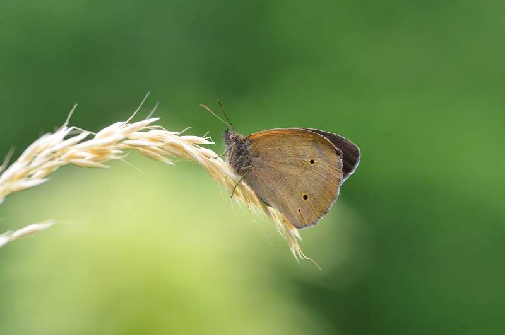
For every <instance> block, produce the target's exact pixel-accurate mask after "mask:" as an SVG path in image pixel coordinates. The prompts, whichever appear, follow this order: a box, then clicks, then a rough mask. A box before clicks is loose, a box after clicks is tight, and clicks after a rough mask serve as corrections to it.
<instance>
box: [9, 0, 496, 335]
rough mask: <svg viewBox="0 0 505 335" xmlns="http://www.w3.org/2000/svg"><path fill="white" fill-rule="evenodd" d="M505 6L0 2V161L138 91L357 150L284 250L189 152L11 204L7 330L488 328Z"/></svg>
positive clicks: (199, 115) (97, 120)
mask: <svg viewBox="0 0 505 335" xmlns="http://www.w3.org/2000/svg"><path fill="white" fill-rule="evenodd" d="M504 10H505V5H504V3H503V2H500V1H496V0H493V1H491V0H484V1H480V2H469V1H414V2H412V1H397V0H392V1H386V2H374V1H322V2H306V1H304V2H293V1H292V2H287V1H255V2H238V1H224V0H218V1H212V2H209V1H185V2H182V1H181V2H173V1H166V2H161V1H160V2H157V1H142V2H140V1H128V0H126V1H124V0H123V1H101V2H98V1H81V0H73V1H62V0H49V1H43V2H37V1H17V0H16V1H14V0H2V2H1V3H0V105H1V106H2V107H1V109H0V154H1V155H4V154H6V152H7V151H8V150H9V148H10V147H11V146H15V148H16V155H19V154H20V153H21V151H22V150H23V148H25V147H26V146H28V145H29V144H30V143H31V142H32V141H34V140H35V139H36V138H37V137H38V136H40V135H41V134H43V133H44V132H48V131H52V130H54V129H55V127H56V126H59V125H61V124H62V123H63V121H64V120H65V118H66V116H67V113H68V111H69V110H70V108H71V106H72V105H73V104H74V103H76V102H78V103H79V108H78V110H77V112H76V113H75V114H74V117H73V119H72V125H75V126H79V127H82V128H85V129H89V130H99V129H101V128H102V127H104V126H106V125H108V124H111V123H113V122H115V121H119V120H124V119H126V118H127V117H128V116H129V115H130V114H131V112H132V111H133V110H134V109H135V108H136V106H137V105H138V104H139V102H140V101H141V99H142V98H143V96H144V94H145V93H146V92H147V91H150V92H151V97H150V98H149V100H148V102H147V104H146V106H145V108H144V110H143V111H142V113H141V114H142V117H143V116H145V115H146V114H147V113H148V112H149V109H150V108H152V107H153V106H154V104H155V102H156V101H160V102H161V105H160V108H159V109H158V111H157V113H156V114H157V115H158V116H160V117H161V118H162V119H161V124H162V125H163V126H165V127H166V128H168V129H170V130H182V129H184V128H186V127H188V126H191V127H192V129H191V130H190V131H189V132H190V133H191V134H195V135H203V134H204V133H206V132H209V134H210V135H211V136H212V137H213V138H214V139H215V140H216V141H217V142H218V146H217V147H215V148H214V150H215V151H218V152H221V151H222V144H221V143H220V142H221V141H220V137H221V133H222V131H223V130H224V126H223V125H222V124H221V123H220V122H219V121H217V120H216V119H215V118H213V117H212V116H211V115H209V114H208V113H207V112H205V111H203V110H202V109H200V108H199V107H198V104H199V103H207V104H209V105H210V106H212V107H214V108H215V107H216V105H215V101H216V99H221V100H222V101H223V102H224V105H225V107H226V108H227V110H228V113H229V115H230V117H231V118H232V120H233V122H234V124H235V126H236V128H237V129H238V130H239V131H240V132H242V133H244V134H249V133H252V132H255V131H260V130H264V129H269V128H275V127H315V128H321V129H324V130H326V131H332V132H337V133H339V134H342V135H344V136H346V137H348V138H350V139H352V140H353V141H354V142H355V143H357V144H358V145H359V146H360V147H361V149H362V161H361V165H360V166H359V168H358V170H357V172H356V173H355V174H354V175H353V177H352V178H350V179H349V180H348V181H347V182H346V183H345V185H344V186H343V189H342V192H341V197H340V200H339V202H338V203H337V204H336V205H335V206H334V207H333V209H332V211H331V213H330V214H329V215H328V216H327V217H325V218H324V219H323V220H322V221H321V223H320V224H319V225H318V226H317V227H315V228H310V229H307V230H304V231H302V236H303V238H304V240H303V242H302V248H303V250H304V251H305V253H306V254H307V255H309V256H311V257H312V258H314V259H315V260H316V261H317V262H318V263H319V265H320V266H321V267H322V271H319V270H317V269H316V268H315V267H314V266H313V265H312V264H311V263H310V262H308V261H303V262H301V264H298V263H297V262H296V261H295V260H294V259H293V257H292V256H291V254H290V251H289V249H288V248H287V245H286V244H285V242H284V241H283V240H282V238H281V237H280V236H279V235H278V234H277V233H276V231H275V229H274V226H273V224H272V223H271V222H269V221H268V220H267V219H265V218H263V217H261V216H256V215H252V214H250V213H249V212H248V211H247V210H246V209H244V208H243V207H241V206H238V205H237V204H235V203H230V202H229V200H228V195H227V194H226V192H225V191H224V190H223V189H222V188H221V187H220V186H219V185H218V184H216V183H215V182H214V181H213V180H211V178H210V177H209V176H208V175H207V173H206V172H205V171H204V170H203V169H202V168H201V167H199V166H196V165H194V164H192V163H188V162H180V163H178V164H177V165H176V166H173V167H169V166H164V165H163V164H161V163H159V162H154V161H150V160H148V159H145V158H143V157H139V156H138V155H131V156H129V158H128V159H129V162H131V163H133V164H134V165H135V166H137V167H139V168H140V169H141V170H142V171H143V172H142V173H141V172H138V171H136V170H134V169H132V168H131V167H130V166H127V165H126V164H123V163H121V162H115V163H113V164H111V169H109V170H91V169H82V168H72V167H70V168H65V169H63V170H60V171H58V172H57V173H55V174H54V175H53V176H52V178H51V181H50V182H49V183H47V184H44V185H42V186H39V187H36V188H34V189H32V190H29V191H25V192H21V193H18V194H15V195H13V196H11V197H9V198H8V199H7V200H6V202H5V203H4V204H2V206H1V207H0V224H1V227H2V229H1V230H0V231H5V230H8V229H15V228H19V227H21V226H22V225H25V224H28V223H31V222H38V221H42V220H45V219H48V218H54V219H58V220H60V224H58V225H57V226H55V227H53V228H51V229H50V230H49V231H46V232H42V233H40V234H38V235H36V236H33V237H30V238H26V239H24V240H20V241H17V242H15V243H12V244H9V245H8V246H6V247H5V248H2V249H1V250H0V287H1V292H0V334H2V335H14V334H16V335H17V334H28V335H31V334H44V335H45V334H51V335H52V334H211V333H216V334H290V335H292V334H352V335H354V334H389V335H390V334H503V333H504V332H505V319H504V312H505V290H504V280H505V265H504V262H503V255H504V252H505V246H504V243H503V241H504V238H505V225H504V224H505V220H504V216H505V214H504V211H503V209H504V207H503V195H502V190H503V189H504V186H505V185H504V184H505V183H504V178H503V172H504V171H505V170H504V167H505V166H504V159H503V157H502V151H503V145H504V144H505V139H504V136H503V128H504V126H505V114H504V108H505V97H504V94H503V92H504V89H505V67H504V59H505V44H504V42H503V37H504V36H505V20H504V19H503V13H504Z"/></svg>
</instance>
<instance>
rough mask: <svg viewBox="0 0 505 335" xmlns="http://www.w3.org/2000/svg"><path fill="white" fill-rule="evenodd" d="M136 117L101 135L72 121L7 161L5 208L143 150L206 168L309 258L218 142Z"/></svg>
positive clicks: (2, 183) (0, 193)
mask: <svg viewBox="0 0 505 335" xmlns="http://www.w3.org/2000/svg"><path fill="white" fill-rule="evenodd" d="M137 111H138V110H137ZM72 112H73V110H72ZM135 113H136V112H135ZM134 115H135V114H134ZM69 118H70V116H69ZM132 118H133V116H132V117H131V118H129V119H128V120H127V121H124V122H116V123H114V124H112V125H110V126H108V127H106V128H104V129H102V130H100V131H99V132H98V133H96V134H93V133H92V132H89V131H85V130H81V129H78V128H75V127H69V126H68V121H69V119H67V121H66V122H65V124H64V125H63V126H62V127H61V128H59V129H58V130H57V131H56V132H54V133H48V134H45V135H43V136H42V137H40V138H39V139H38V140H36V141H35V142H34V143H32V144H31V145H30V146H29V147H28V148H27V149H26V150H25V151H24V152H23V153H22V154H21V156H20V157H19V158H18V159H17V160H16V161H15V162H14V163H12V164H11V165H10V166H7V165H8V160H7V159H6V160H5V162H4V164H3V165H2V166H0V173H1V174H0V204H1V203H2V202H3V201H4V200H5V198H6V197H7V196H8V195H10V194H12V193H14V192H19V191H21V190H25V189H28V188H31V187H34V186H37V185H40V184H42V183H44V182H46V181H47V180H48V178H47V176H48V175H49V174H51V173H53V172H54V171H56V170H57V169H58V168H60V167H62V166H65V165H69V164H73V165H76V166H81V167H92V168H105V167H107V165H106V164H105V163H107V162H108V161H111V160H117V159H123V158H124V157H125V156H126V155H127V153H128V152H129V151H138V152H139V153H140V154H142V155H143V156H145V157H148V158H151V159H154V160H157V161H160V162H162V163H165V164H169V165H173V164H174V163H173V161H172V160H171V159H170V158H179V159H185V160H189V161H192V162H195V163H197V164H200V165H201V166H203V167H204V168H205V169H206V170H207V172H208V173H209V174H210V176H211V177H212V178H214V179H215V180H216V181H217V182H218V183H220V184H221V185H222V186H223V187H224V188H225V189H226V190H227V191H228V192H230V194H231V193H232V192H233V197H234V198H235V199H236V200H238V201H240V202H242V203H244V204H246V206H247V207H248V208H249V209H250V210H252V211H255V212H262V213H265V214H266V215H267V216H269V217H270V218H272V220H273V221H274V222H275V225H276V228H277V230H278V232H279V233H280V234H281V235H282V236H284V238H285V239H286V241H287V243H288V245H289V247H290V249H291V251H292V253H293V255H294V256H295V257H296V258H297V259H298V258H307V257H305V255H304V254H303V253H302V251H301V249H300V246H299V245H298V242H297V239H300V235H299V234H298V230H297V229H296V228H295V227H294V226H293V225H291V224H290V223H289V222H288V220H287V219H286V218H285V217H284V215H282V214H281V213H279V212H278V211H277V210H275V209H274V208H272V207H268V206H266V204H265V203H263V202H262V201H261V200H260V199H258V197H257V196H256V194H255V193H254V191H252V190H251V188H250V187H249V186H247V184H245V183H244V182H240V178H239V176H237V175H236V174H235V173H234V171H233V170H232V168H231V167H230V165H229V164H228V163H226V162H225V161H223V160H222V159H221V158H220V157H219V155H218V154H216V153H215V152H214V151H212V150H211V149H208V148H205V147H202V145H213V144H214V142H212V141H211V140H210V139H209V138H206V137H199V136H193V135H182V134H181V132H174V131H168V130H166V129H165V128H163V127H162V126H160V125H156V124H155V123H156V122H157V121H159V118H152V117H149V118H147V119H145V120H142V121H138V122H131V120H132ZM8 157H9V156H8ZM237 183H238V184H237ZM49 222H50V223H51V224H52V221H48V222H45V223H41V224H38V225H37V224H36V225H30V226H28V227H25V228H23V229H26V230H23V229H21V230H19V231H17V232H15V233H11V234H7V235H5V234H4V235H2V237H0V247H1V246H3V245H5V243H7V242H9V241H11V240H13V239H16V238H19V237H21V236H25V235H28V233H26V234H25V232H29V233H30V234H31V233H34V232H37V231H39V230H42V229H46V228H48V227H49V226H50V225H49ZM2 241H3V242H2ZM2 243H3V244H2Z"/></svg>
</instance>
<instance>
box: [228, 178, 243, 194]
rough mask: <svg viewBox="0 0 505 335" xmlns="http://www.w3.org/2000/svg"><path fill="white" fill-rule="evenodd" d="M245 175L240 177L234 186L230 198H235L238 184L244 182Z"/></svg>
mask: <svg viewBox="0 0 505 335" xmlns="http://www.w3.org/2000/svg"><path fill="white" fill-rule="evenodd" d="M244 177H245V176H242V177H240V179H239V180H238V182H237V183H236V184H235V186H233V191H232V192H231V195H230V199H231V198H233V195H234V194H235V190H236V189H237V186H238V185H239V184H240V183H241V182H242V179H244Z"/></svg>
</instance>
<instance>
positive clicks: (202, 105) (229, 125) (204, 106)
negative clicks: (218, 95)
mask: <svg viewBox="0 0 505 335" xmlns="http://www.w3.org/2000/svg"><path fill="white" fill-rule="evenodd" d="M200 107H202V108H203V109H206V110H207V111H208V112H209V113H211V114H212V115H214V116H215V117H217V118H218V120H220V121H221V122H222V123H224V124H225V125H227V126H228V128H231V129H233V127H232V125H231V123H228V122H226V121H225V120H223V119H221V118H220V117H219V116H217V114H216V113H214V112H213V111H212V109H210V108H209V107H207V106H206V105H204V104H200ZM227 119H228V118H227ZM228 121H229V120H228Z"/></svg>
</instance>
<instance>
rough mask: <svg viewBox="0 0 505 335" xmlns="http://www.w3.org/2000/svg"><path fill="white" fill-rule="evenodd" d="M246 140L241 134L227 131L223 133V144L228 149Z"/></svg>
mask: <svg viewBox="0 0 505 335" xmlns="http://www.w3.org/2000/svg"><path fill="white" fill-rule="evenodd" d="M243 140H244V137H243V136H242V135H240V134H239V133H237V132H235V131H233V130H231V129H226V130H225V131H224V133H223V142H224V144H225V145H226V147H227V148H229V147H231V146H233V145H234V144H237V143H240V142H242V141H243Z"/></svg>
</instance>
